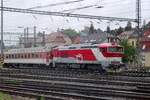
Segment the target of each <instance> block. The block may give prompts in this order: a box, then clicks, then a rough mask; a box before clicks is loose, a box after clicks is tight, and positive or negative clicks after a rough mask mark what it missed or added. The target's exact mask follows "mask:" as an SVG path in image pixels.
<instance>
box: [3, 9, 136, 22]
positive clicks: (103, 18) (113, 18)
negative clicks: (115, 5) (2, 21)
mask: <svg viewBox="0 0 150 100" xmlns="http://www.w3.org/2000/svg"><path fill="white" fill-rule="evenodd" d="M3 10H4V11H9V12H19V13H30V14H39V15H52V16H62V17H75V18H85V19H101V20H111V21H112V20H113V21H131V22H136V19H131V18H118V17H105V16H94V15H83V14H70V13H61V12H49V11H39V10H29V9H20V8H10V7H3Z"/></svg>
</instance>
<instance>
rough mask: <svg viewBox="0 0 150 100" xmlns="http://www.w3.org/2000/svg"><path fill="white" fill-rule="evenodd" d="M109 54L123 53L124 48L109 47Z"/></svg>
mask: <svg viewBox="0 0 150 100" xmlns="http://www.w3.org/2000/svg"><path fill="white" fill-rule="evenodd" d="M108 52H119V53H121V52H123V47H109V48H108Z"/></svg>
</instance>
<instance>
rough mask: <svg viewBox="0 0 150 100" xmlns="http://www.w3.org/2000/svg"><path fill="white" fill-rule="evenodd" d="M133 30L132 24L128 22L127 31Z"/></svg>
mask: <svg viewBox="0 0 150 100" xmlns="http://www.w3.org/2000/svg"><path fill="white" fill-rule="evenodd" d="M131 29H132V24H131V22H130V21H128V23H127V26H126V27H125V31H130V30H131Z"/></svg>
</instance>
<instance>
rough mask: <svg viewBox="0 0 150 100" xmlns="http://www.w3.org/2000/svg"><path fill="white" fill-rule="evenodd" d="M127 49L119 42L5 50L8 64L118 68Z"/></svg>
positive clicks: (13, 65) (18, 65) (8, 65)
mask: <svg viewBox="0 0 150 100" xmlns="http://www.w3.org/2000/svg"><path fill="white" fill-rule="evenodd" d="M123 51H124V48H123V47H122V46H120V45H118V44H116V43H100V44H94V43H84V44H72V45H62V46H56V45H49V46H43V47H31V48H19V49H10V50H7V51H5V52H4V64H3V66H4V67H20V66H30V67H31V66H32V67H34V66H39V67H53V68H55V67H61V68H85V69H87V68H89V69H98V70H100V69H103V70H106V69H117V68H120V67H122V66H124V64H123V63H122V57H124V53H123Z"/></svg>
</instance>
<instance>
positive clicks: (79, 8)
mask: <svg viewBox="0 0 150 100" xmlns="http://www.w3.org/2000/svg"><path fill="white" fill-rule="evenodd" d="M94 6H95V7H96V5H89V6H84V7H78V8H73V9H67V10H62V11H59V12H68V11H71V12H72V11H75V10H81V9H86V8H91V7H94Z"/></svg>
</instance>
